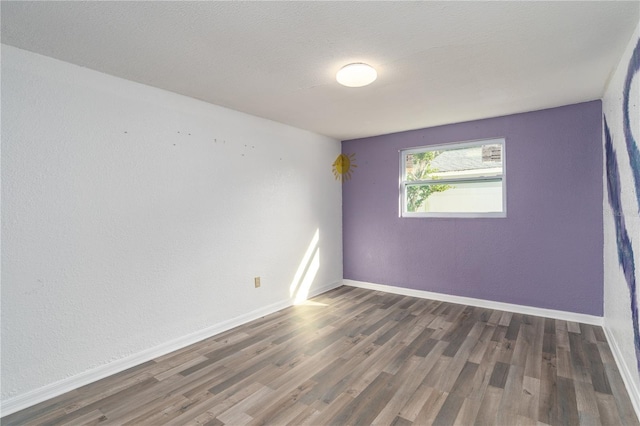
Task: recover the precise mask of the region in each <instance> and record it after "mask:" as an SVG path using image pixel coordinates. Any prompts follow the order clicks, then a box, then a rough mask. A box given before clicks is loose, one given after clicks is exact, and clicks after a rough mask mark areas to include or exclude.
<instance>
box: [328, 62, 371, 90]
mask: <svg viewBox="0 0 640 426" xmlns="http://www.w3.org/2000/svg"><path fill="white" fill-rule="evenodd" d="M377 77H378V73H377V72H376V70H375V69H373V67H372V66H371V65H367V64H363V63H355V64H349V65H345V66H344V67H342V68H340V71H338V73H337V74H336V80H338V83H340V84H342V85H343V86H347V87H362V86H366V85H367V84H371V83H373V82H374V81H375V79H376V78H377Z"/></svg>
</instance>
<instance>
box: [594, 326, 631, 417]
mask: <svg viewBox="0 0 640 426" xmlns="http://www.w3.org/2000/svg"><path fill="white" fill-rule="evenodd" d="M602 328H603V329H604V334H605V336H607V342H608V343H609V347H610V348H611V353H612V354H613V359H615V361H616V364H617V366H618V371H620V375H621V376H622V381H623V382H624V386H625V387H626V388H627V393H628V394H629V399H630V400H631V404H632V405H633V409H634V410H635V411H636V416H637V417H638V418H640V391H639V390H638V387H637V386H636V384H635V381H634V379H633V375H632V374H631V370H630V369H629V365H627V363H626V362H625V360H624V357H623V356H622V352H621V351H620V346H619V345H618V342H617V340H616V338H615V337H614V334H613V332H611V329H610V328H609V327H607V326H606V323H605V325H604V326H603V327H602Z"/></svg>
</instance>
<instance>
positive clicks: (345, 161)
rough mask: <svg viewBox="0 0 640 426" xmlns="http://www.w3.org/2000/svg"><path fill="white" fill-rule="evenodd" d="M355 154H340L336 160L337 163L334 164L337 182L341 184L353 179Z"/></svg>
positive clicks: (333, 168)
mask: <svg viewBox="0 0 640 426" xmlns="http://www.w3.org/2000/svg"><path fill="white" fill-rule="evenodd" d="M354 157H355V154H349V155H347V154H340V155H338V157H337V158H336V161H334V162H333V167H332V170H333V175H334V176H335V178H336V180H339V181H340V182H344V181H345V180H349V179H351V173H352V172H353V169H354V168H355V167H358V166H356V164H355V162H354Z"/></svg>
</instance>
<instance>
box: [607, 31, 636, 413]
mask: <svg viewBox="0 0 640 426" xmlns="http://www.w3.org/2000/svg"><path fill="white" fill-rule="evenodd" d="M639 37H640V26H639V27H638V28H636V30H635V32H634V35H633V37H632V38H631V40H630V41H629V44H628V46H627V48H626V50H625V53H624V55H623V56H622V58H621V60H620V63H619V65H618V67H617V69H616V72H615V74H614V75H613V76H612V78H611V80H610V82H609V85H608V86H607V90H606V93H605V96H604V98H603V100H602V109H603V113H604V115H605V117H606V120H607V123H608V125H609V128H610V131H611V136H612V140H613V147H614V149H615V152H616V158H617V161H618V167H619V171H620V184H621V189H622V191H621V201H622V205H621V207H622V212H621V213H622V214H623V215H624V219H625V224H626V229H627V232H628V234H629V237H630V239H631V242H632V247H633V251H634V255H635V256H634V257H635V265H636V272H635V276H636V282H637V284H638V285H639V286H640V214H639V209H640V206H638V203H637V201H636V195H635V190H634V188H635V183H634V181H633V176H632V172H631V166H630V164H629V156H628V154H627V150H626V147H625V139H624V138H625V136H624V131H623V115H622V114H623V89H624V82H625V78H626V76H627V69H628V66H629V61H630V58H631V54H632V51H633V49H634V48H635V46H636V45H637V43H638V38H639ZM630 100H631V101H630V105H631V112H630V117H631V125H632V126H631V127H632V130H633V133H634V135H635V139H636V140H638V141H640V78H639V77H638V75H636V77H635V79H634V82H633V83H632V90H631V96H630ZM604 188H605V191H604V200H603V215H604V217H603V219H604V319H605V327H606V328H607V331H608V332H609V335H610V336H611V337H613V342H610V343H612V345H614V346H616V347H615V348H614V350H617V351H618V355H619V356H620V357H621V358H622V359H621V361H622V362H623V365H621V371H622V373H623V375H624V376H625V377H626V379H627V380H628V383H627V386H628V387H629V388H630V389H629V390H630V391H632V399H634V400H635V402H636V409H638V405H637V403H638V398H639V397H640V394H639V393H638V390H639V389H640V376H639V375H638V367H637V362H636V353H635V349H634V340H633V325H632V324H633V323H632V319H631V298H630V292H629V288H628V285H627V282H626V280H625V277H624V275H623V272H622V268H621V266H620V263H619V261H618V247H617V242H616V230H615V225H614V217H613V215H614V212H613V211H612V208H611V205H610V204H609V199H608V192H607V176H606V167H605V176H604ZM638 291H640V288H638Z"/></svg>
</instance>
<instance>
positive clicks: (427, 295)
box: [342, 280, 604, 326]
mask: <svg viewBox="0 0 640 426" xmlns="http://www.w3.org/2000/svg"><path fill="white" fill-rule="evenodd" d="M342 282H343V284H344V285H348V286H351V287H360V288H366V289H369V290H377V291H384V292H385V293H393V294H401V295H403V296H412V297H419V298H421V299H432V300H439V301H442V302H449V303H457V304H460V305H470V306H477V307H480V308H487V309H495V310H498V311H508V312H515V313H518V314H525V315H535V316H538V317H546V318H554V319H559V320H564V321H573V322H581V323H584V324H590V325H599V326H602V325H604V319H603V318H602V317H598V316H595V315H586V314H578V313H575V312H565V311H556V310H554V309H544V308H536V307H533V306H524V305H515V304H512V303H503V302H494V301H492V300H483V299H474V298H473V297H463V296H453V295H450V294H442V293H434V292H430V291H424V290H414V289H411V288H403V287H394V286H390V285H384V284H374V283H368V282H364V281H354V280H342Z"/></svg>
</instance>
